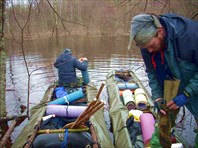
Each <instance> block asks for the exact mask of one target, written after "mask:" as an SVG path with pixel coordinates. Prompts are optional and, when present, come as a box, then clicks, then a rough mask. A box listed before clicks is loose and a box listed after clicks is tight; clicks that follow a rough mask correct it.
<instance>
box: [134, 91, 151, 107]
mask: <svg viewBox="0 0 198 148" xmlns="http://www.w3.org/2000/svg"><path fill="white" fill-rule="evenodd" d="M134 94H135V104H136V108H137V109H139V110H145V109H147V106H148V100H147V97H146V94H145V92H144V90H143V89H142V88H137V89H136V90H135V92H134Z"/></svg>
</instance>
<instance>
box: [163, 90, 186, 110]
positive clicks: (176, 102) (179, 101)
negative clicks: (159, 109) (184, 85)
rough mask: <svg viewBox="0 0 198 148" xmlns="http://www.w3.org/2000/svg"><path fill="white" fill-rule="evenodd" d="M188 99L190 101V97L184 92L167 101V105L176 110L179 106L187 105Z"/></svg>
mask: <svg viewBox="0 0 198 148" xmlns="http://www.w3.org/2000/svg"><path fill="white" fill-rule="evenodd" d="M187 101H188V97H187V96H186V95H185V94H183V93H182V94H180V95H178V96H176V97H175V98H173V99H172V100H171V101H169V102H168V103H167V107H168V108H169V109H173V110H175V109H178V108H179V107H181V106H183V105H185V104H186V102H187Z"/></svg>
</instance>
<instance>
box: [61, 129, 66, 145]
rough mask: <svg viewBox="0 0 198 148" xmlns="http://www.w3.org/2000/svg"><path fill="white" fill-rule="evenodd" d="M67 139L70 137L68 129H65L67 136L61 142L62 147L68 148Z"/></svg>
mask: <svg viewBox="0 0 198 148" xmlns="http://www.w3.org/2000/svg"><path fill="white" fill-rule="evenodd" d="M67 139H68V129H65V136H64V139H63V142H62V144H61V148H65V147H66V148H67Z"/></svg>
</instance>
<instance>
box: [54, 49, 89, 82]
mask: <svg viewBox="0 0 198 148" xmlns="http://www.w3.org/2000/svg"><path fill="white" fill-rule="evenodd" d="M87 65H88V62H87V61H83V62H82V63H81V62H79V61H78V59H76V58H75V57H74V56H73V55H72V53H71V52H63V53H62V54H61V55H60V56H59V57H58V58H57V59H56V62H55V63H54V66H55V67H56V68H57V69H58V77H59V85H63V84H70V83H77V76H76V68H77V69H79V70H83V71H84V70H86V69H87Z"/></svg>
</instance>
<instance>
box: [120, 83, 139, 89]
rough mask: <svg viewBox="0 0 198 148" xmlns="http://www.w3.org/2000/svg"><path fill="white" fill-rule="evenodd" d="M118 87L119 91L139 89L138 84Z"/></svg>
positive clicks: (123, 84)
mask: <svg viewBox="0 0 198 148" xmlns="http://www.w3.org/2000/svg"><path fill="white" fill-rule="evenodd" d="M117 86H118V88H119V90H125V89H130V90H135V89H137V88H138V85H137V84H136V83H118V84H117Z"/></svg>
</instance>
